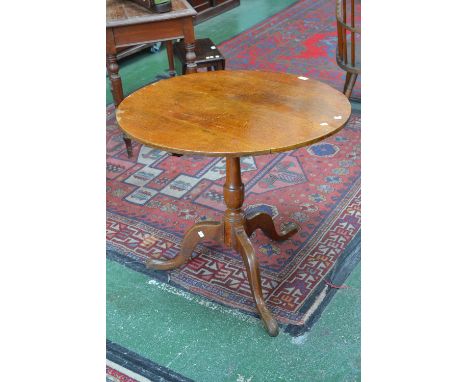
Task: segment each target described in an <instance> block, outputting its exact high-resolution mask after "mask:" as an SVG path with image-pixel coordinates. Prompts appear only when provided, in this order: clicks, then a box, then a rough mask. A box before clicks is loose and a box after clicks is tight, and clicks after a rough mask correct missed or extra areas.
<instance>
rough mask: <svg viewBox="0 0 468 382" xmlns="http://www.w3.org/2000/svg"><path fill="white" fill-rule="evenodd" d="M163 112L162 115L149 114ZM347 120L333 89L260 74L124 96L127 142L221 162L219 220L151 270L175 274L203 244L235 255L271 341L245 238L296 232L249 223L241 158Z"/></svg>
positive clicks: (198, 77)
mask: <svg viewBox="0 0 468 382" xmlns="http://www.w3.org/2000/svg"><path fill="white" fill-rule="evenodd" d="M156 102H157V103H158V109H163V110H165V113H164V114H163V115H160V114H159V112H158V110H156V109H155V108H154V104H155V103H156ZM350 115H351V105H350V103H349V101H348V99H347V98H346V97H345V96H344V95H343V94H342V93H340V92H339V91H337V90H335V89H333V88H332V87H330V86H328V85H326V84H324V83H321V82H318V81H315V80H312V79H308V78H306V77H297V76H295V75H292V74H284V73H273V72H260V71H229V70H228V71H213V72H205V73H197V74H193V75H189V76H180V77H174V78H171V79H168V80H165V81H161V82H157V83H154V84H151V85H148V86H146V87H144V88H142V89H140V90H138V91H136V92H135V93H133V94H131V95H130V96H128V97H127V98H126V99H125V100H123V101H122V103H121V104H120V105H119V107H118V108H117V111H116V117H117V122H118V124H119V125H120V127H121V128H122V130H123V131H125V132H126V133H127V134H128V135H129V136H130V137H132V138H133V139H135V140H137V141H139V142H141V143H143V144H145V145H147V146H150V147H154V148H158V149H162V150H166V151H169V152H172V153H177V154H189V155H190V154H192V155H205V156H223V157H226V182H225V185H224V202H225V204H226V207H227V208H226V211H225V214H224V219H223V221H221V222H214V221H211V222H200V223H197V224H195V225H194V226H193V227H192V228H191V229H189V230H188V231H187V233H186V234H185V237H184V240H183V242H182V248H181V251H180V253H179V254H178V255H177V256H176V257H175V258H173V259H170V260H168V261H162V260H159V259H151V260H148V262H147V264H146V265H147V267H148V268H154V269H162V270H168V269H174V268H176V267H179V266H180V265H182V264H184V263H185V262H186V261H188V260H189V259H190V257H191V255H192V252H193V250H194V248H195V246H196V245H197V243H199V242H200V241H202V240H214V241H216V242H219V243H223V244H224V245H226V246H227V247H230V248H233V249H235V250H236V251H238V252H239V253H240V254H241V256H242V258H243V261H244V264H245V267H246V269H247V275H248V278H249V283H250V287H251V291H252V295H253V297H254V300H255V303H256V306H257V310H258V312H259V314H260V317H261V318H262V320H263V323H264V324H265V327H266V330H267V331H268V333H269V334H270V335H271V336H276V335H278V331H279V329H278V324H277V322H276V320H275V319H274V317H273V316H272V314H271V312H270V311H269V309H268V307H267V306H266V303H265V300H264V297H263V293H262V287H261V280H260V268H259V264H258V261H257V257H256V255H255V251H254V248H253V246H252V243H251V242H250V239H249V236H250V235H251V234H252V233H253V232H254V231H255V230H256V229H258V228H260V229H261V230H262V231H263V232H264V233H265V235H266V236H268V237H269V238H271V239H273V240H285V239H287V238H289V237H290V236H291V235H293V234H294V233H296V232H297V227H290V228H289V230H287V231H284V232H278V231H277V230H276V228H275V226H274V223H273V219H272V217H271V216H269V215H267V214H265V213H259V214H257V215H255V216H253V217H250V218H248V219H247V218H246V217H245V214H244V210H243V208H242V205H243V201H244V185H243V183H242V179H241V169H240V157H242V156H245V155H261V154H270V153H276V152H281V151H288V150H292V149H295V148H298V147H302V146H306V145H310V144H312V143H315V142H318V141H320V140H322V139H324V138H326V137H328V136H330V135H332V134H334V133H336V132H337V131H338V130H340V129H341V128H342V127H343V126H344V125H345V124H346V122H347V121H348V119H349V117H350Z"/></svg>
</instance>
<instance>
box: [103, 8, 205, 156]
mask: <svg viewBox="0 0 468 382" xmlns="http://www.w3.org/2000/svg"><path fill="white" fill-rule="evenodd" d="M196 14H197V12H196V11H195V10H194V9H193V8H192V7H191V5H190V4H189V3H188V2H187V1H186V0H172V11H171V12H167V13H152V12H150V11H148V10H146V9H144V8H143V7H141V6H139V5H138V4H135V3H132V2H131V1H126V0H107V3H106V55H107V57H106V64H107V72H108V74H109V78H110V81H111V90H112V97H113V98H114V104H115V106H118V105H119V104H120V102H121V101H122V100H123V98H124V96H123V88H122V80H121V79H120V75H119V65H118V63H117V48H121V47H126V46H132V45H137V44H143V43H151V42H156V41H166V40H175V39H178V38H183V39H184V44H185V51H186V61H187V73H188V74H190V73H196V72H197V65H196V63H195V51H194V49H195V32H194V29H193V18H194V17H195V16H196ZM171 55H172V54H171ZM169 64H170V65H169V66H170V67H171V68H172V70H174V62H173V61H172V62H171V61H170V62H169ZM124 141H125V145H126V147H127V153H128V155H129V157H130V156H132V144H131V140H130V139H128V138H127V137H124Z"/></svg>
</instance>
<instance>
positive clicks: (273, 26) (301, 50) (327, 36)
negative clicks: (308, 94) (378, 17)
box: [219, 0, 361, 98]
mask: <svg viewBox="0 0 468 382" xmlns="http://www.w3.org/2000/svg"><path fill="white" fill-rule="evenodd" d="M357 4H358V3H357ZM360 13H361V12H360V9H358V10H357V12H356V14H358V15H360ZM336 44H337V35H336V18H335V1H331V0H301V1H298V2H297V3H295V4H293V5H292V6H290V7H288V8H287V9H285V10H284V11H282V12H280V13H278V14H276V15H274V16H273V17H270V18H269V19H267V20H266V21H264V22H262V23H260V24H257V25H255V26H254V27H252V28H250V29H248V30H247V31H245V32H243V33H241V34H239V35H238V36H236V37H234V38H232V39H230V40H228V41H225V42H223V43H222V44H220V45H219V49H220V50H221V51H222V52H223V55H224V56H225V57H226V67H227V69H248V70H255V69H258V70H270V71H277V72H287V73H293V74H300V75H303V76H307V77H311V78H315V79H317V80H320V81H323V82H326V83H328V84H329V85H331V86H333V87H335V88H336V89H338V90H340V91H342V90H343V85H344V81H345V72H344V71H343V70H342V69H341V68H340V67H339V66H338V65H337V64H336V59H335V55H336ZM352 97H353V98H361V79H360V76H359V77H358V80H357V81H356V84H355V86H354V89H353V94H352Z"/></svg>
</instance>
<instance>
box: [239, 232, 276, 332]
mask: <svg viewBox="0 0 468 382" xmlns="http://www.w3.org/2000/svg"><path fill="white" fill-rule="evenodd" d="M236 241H237V248H238V250H239V252H240V254H241V255H242V259H243V260H244V264H245V267H246V268H247V276H248V278H249V284H250V289H251V291H252V294H253V297H254V300H255V304H256V305H257V310H258V313H259V314H260V317H261V318H262V321H263V323H264V325H265V328H266V330H267V332H268V334H269V335H270V336H272V337H276V336H277V335H278V333H279V328H278V323H277V322H276V320H275V319H274V318H273V315H272V314H271V312H270V311H269V310H268V308H267V306H266V304H265V300H264V299H263V293H262V283H261V279H260V268H259V266H258V260H257V256H256V255H255V250H254V248H253V246H252V243H251V242H250V240H249V237H248V236H247V234H246V232H245V231H244V229H243V227H239V228H238V229H237V230H236Z"/></svg>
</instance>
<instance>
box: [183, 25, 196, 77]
mask: <svg viewBox="0 0 468 382" xmlns="http://www.w3.org/2000/svg"><path fill="white" fill-rule="evenodd" d="M184 45H185V60H186V63H187V74H191V73H196V72H197V64H196V63H195V59H196V58H197V56H196V55H195V31H194V29H193V21H192V19H187V20H186V21H185V23H184Z"/></svg>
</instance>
